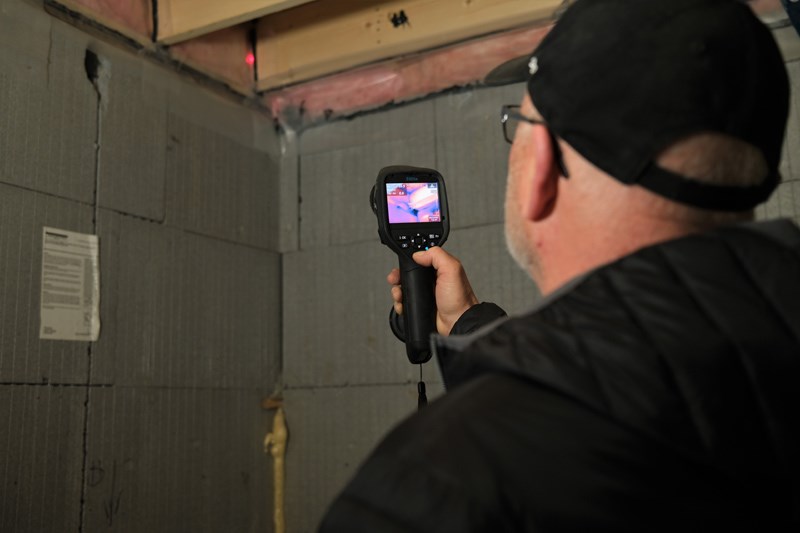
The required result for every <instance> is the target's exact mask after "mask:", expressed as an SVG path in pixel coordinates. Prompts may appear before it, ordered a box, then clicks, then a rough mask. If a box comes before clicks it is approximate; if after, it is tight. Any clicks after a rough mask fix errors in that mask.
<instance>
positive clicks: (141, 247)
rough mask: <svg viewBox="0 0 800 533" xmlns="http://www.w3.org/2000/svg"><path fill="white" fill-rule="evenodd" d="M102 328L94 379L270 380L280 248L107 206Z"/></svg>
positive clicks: (274, 371)
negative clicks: (202, 232)
mask: <svg viewBox="0 0 800 533" xmlns="http://www.w3.org/2000/svg"><path fill="white" fill-rule="evenodd" d="M100 228H101V232H100V238H101V243H102V244H101V262H100V264H101V277H102V279H103V287H104V290H103V291H102V298H101V306H102V309H101V311H102V314H103V317H104V322H105V326H104V331H103V333H102V335H101V338H100V340H99V341H98V343H97V345H96V346H95V349H94V375H95V376H96V379H98V380H101V381H104V382H108V383H115V384H126V385H153V386H156V385H158V386H172V387H184V386H188V387H226V388H240V387H264V386H269V387H271V386H272V384H273V383H275V382H276V381H277V379H278V373H279V368H280V355H279V351H280V277H279V276H280V273H279V256H278V255H277V254H275V253H273V252H268V251H265V250H258V249H255V248H251V247H248V246H240V245H235V244H232V243H228V242H223V241H219V240H216V239H211V238H208V237H203V236H200V235H195V234H191V233H187V232H184V231H181V230H179V229H176V228H168V227H164V226H162V225H160V224H155V223H152V222H147V221H142V220H137V219H134V218H131V217H126V216H122V215H118V214H115V213H111V212H107V211H102V212H101V218H100Z"/></svg>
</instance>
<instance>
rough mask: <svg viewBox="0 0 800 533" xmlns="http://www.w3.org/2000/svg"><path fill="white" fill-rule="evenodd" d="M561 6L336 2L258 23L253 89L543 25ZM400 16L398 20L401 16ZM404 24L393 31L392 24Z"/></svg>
mask: <svg viewBox="0 0 800 533" xmlns="http://www.w3.org/2000/svg"><path fill="white" fill-rule="evenodd" d="M562 3H563V2H562V0H382V1H381V0H378V1H376V0H335V1H321V2H314V3H311V4H308V5H305V6H301V7H298V8H295V9H292V10H289V11H283V12H280V13H276V14H273V15H270V16H268V17H264V18H262V19H261V20H260V21H259V27H258V44H257V49H256V50H257V52H256V55H257V57H258V62H259V68H258V70H259V81H258V89H259V90H262V91H263V90H268V89H271V88H275V87H280V86H285V85H290V84H293V83H297V82H300V81H304V80H309V79H312V78H315V77H319V76H323V75H326V74H331V73H334V72H339V71H343V70H346V69H349V68H352V67H355V66H359V65H364V64H367V63H371V62H374V61H378V60H382V59H387V58H391V57H397V56H400V55H403V54H408V53H412V52H418V51H421V50H426V49H431V48H435V47H439V46H443V45H446V44H450V43H454V42H458V41H461V40H465V39H468V38H471V37H475V36H479V35H484V34H489V33H493V32H498V31H502V30H507V29H511V28H516V27H520V26H523V25H528V24H531V23H533V22H540V21H547V20H550V19H552V18H553V14H554V13H555V12H556V11H557V9H558V8H559V6H561V5H562ZM401 11H402V13H401ZM402 15H405V18H407V22H406V23H404V24H395V23H393V22H392V18H393V17H395V20H396V21H397V20H398V18H399V19H400V20H402V18H403V17H402Z"/></svg>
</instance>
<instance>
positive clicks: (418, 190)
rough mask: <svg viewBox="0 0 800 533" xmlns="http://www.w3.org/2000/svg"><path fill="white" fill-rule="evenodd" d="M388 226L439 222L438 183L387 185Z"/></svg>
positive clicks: (440, 215)
mask: <svg viewBox="0 0 800 533" xmlns="http://www.w3.org/2000/svg"><path fill="white" fill-rule="evenodd" d="M386 204H387V206H388V212H389V223H390V224H404V223H407V222H441V220H442V219H441V217H442V214H441V211H440V207H439V184H438V183H387V184H386Z"/></svg>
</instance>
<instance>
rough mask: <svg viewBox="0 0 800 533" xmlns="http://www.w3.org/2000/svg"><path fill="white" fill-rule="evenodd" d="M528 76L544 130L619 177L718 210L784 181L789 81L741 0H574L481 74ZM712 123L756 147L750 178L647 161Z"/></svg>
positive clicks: (500, 80)
mask: <svg viewBox="0 0 800 533" xmlns="http://www.w3.org/2000/svg"><path fill="white" fill-rule="evenodd" d="M525 80H527V82H528V83H527V86H528V92H529V93H530V95H531V98H532V100H533V102H534V103H535V105H536V108H537V109H538V111H539V112H540V113H541V115H542V117H543V118H544V120H545V121H546V122H547V124H548V127H549V128H550V129H551V131H552V132H553V133H554V134H555V135H557V136H559V137H561V138H562V139H564V140H565V141H566V142H567V143H569V144H570V145H571V146H572V147H573V148H574V149H575V150H577V151H578V152H579V153H580V154H581V155H582V156H583V157H585V158H586V159H588V160H589V161H591V162H592V163H593V164H594V165H596V166H597V167H599V168H600V169H602V170H603V171H604V172H606V173H608V174H610V175H611V176H613V177H614V178H616V179H617V180H619V181H621V182H623V183H625V184H631V185H633V184H637V185H640V186H642V187H644V188H646V189H649V190H651V191H652V192H655V193H656V194H659V195H661V196H664V197H667V198H670V199H672V200H674V201H676V202H680V203H684V204H688V205H692V206H695V207H700V208H704V209H714V210H721V211H742V210H747V209H752V208H753V207H755V206H756V205H758V204H759V203H761V202H763V201H765V200H766V199H767V198H768V197H769V195H770V194H771V193H772V191H773V190H774V189H775V187H776V186H777V185H778V183H779V181H780V175H779V173H778V166H779V164H780V159H781V148H782V146H783V137H784V132H785V129H786V119H787V115H788V112H789V80H788V77H787V74H786V68H785V66H784V63H783V58H782V56H781V53H780V51H779V49H778V47H777V45H776V43H775V40H774V39H773V37H772V34H771V33H770V31H769V29H767V27H766V26H765V25H764V24H763V23H761V21H759V20H758V18H757V17H756V16H755V14H754V13H753V12H752V10H751V9H750V7H748V6H747V5H746V4H744V3H743V2H740V1H737V0H578V1H577V2H576V3H574V4H573V5H571V6H570V7H569V8H568V9H567V10H566V11H565V12H564V14H563V16H562V17H561V18H560V19H559V21H558V22H557V23H556V25H555V27H554V28H553V29H552V30H551V31H550V33H548V34H547V36H546V37H545V38H544V39H543V40H542V42H541V44H540V45H539V46H538V47H537V48H536V50H534V52H533V54H532V55H527V56H523V57H520V58H516V59H514V60H511V61H509V62H507V63H504V64H503V65H500V66H499V67H497V68H496V69H494V70H493V71H492V72H491V73H490V74H489V75H488V76H487V78H486V83H487V84H489V85H499V84H505V83H513V82H520V81H525ZM701 132H717V133H723V134H727V135H730V136H732V137H735V138H738V139H741V140H743V141H745V142H747V143H749V144H751V145H753V146H755V147H757V148H759V149H760V150H761V151H762V153H763V155H764V158H765V159H766V162H767V166H768V168H769V175H768V176H767V178H766V179H765V180H764V181H763V182H762V183H761V184H759V185H756V186H741V187H739V186H730V185H713V184H707V183H701V182H699V181H697V180H692V179H689V178H687V177H684V176H681V175H678V174H675V173H672V172H670V171H668V170H665V169H663V168H660V167H659V166H657V165H656V164H655V162H654V160H655V158H656V157H657V156H658V154H659V153H660V152H661V151H662V150H663V149H665V148H666V147H668V146H669V145H670V144H672V143H674V142H675V141H678V140H679V139H681V138H683V137H686V136H688V135H691V134H694V133H701Z"/></svg>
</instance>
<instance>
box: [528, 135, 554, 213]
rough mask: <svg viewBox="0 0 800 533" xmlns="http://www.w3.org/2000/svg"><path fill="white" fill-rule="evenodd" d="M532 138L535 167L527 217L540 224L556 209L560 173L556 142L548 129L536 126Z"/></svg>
mask: <svg viewBox="0 0 800 533" xmlns="http://www.w3.org/2000/svg"><path fill="white" fill-rule="evenodd" d="M532 136H533V142H532V147H533V150H534V153H533V161H534V165H533V168H532V173H533V175H532V176H531V177H530V178H531V182H530V183H531V189H530V193H529V194H528V198H527V205H526V207H525V217H526V218H527V219H528V220H530V221H532V222H539V221H541V220H544V219H545V218H547V217H548V216H550V213H551V212H552V211H553V208H554V207H555V204H556V199H557V197H558V179H559V177H560V171H559V169H558V165H557V164H556V159H555V155H554V154H555V151H554V150H553V148H554V147H553V142H554V140H553V137H552V136H551V135H550V132H549V131H548V130H547V127H546V126H544V125H541V124H537V125H535V126H534V127H533V132H532Z"/></svg>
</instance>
